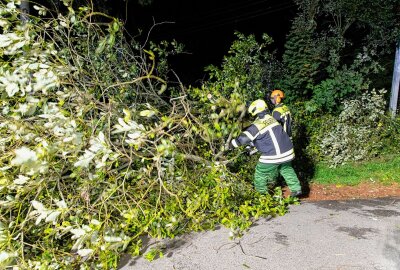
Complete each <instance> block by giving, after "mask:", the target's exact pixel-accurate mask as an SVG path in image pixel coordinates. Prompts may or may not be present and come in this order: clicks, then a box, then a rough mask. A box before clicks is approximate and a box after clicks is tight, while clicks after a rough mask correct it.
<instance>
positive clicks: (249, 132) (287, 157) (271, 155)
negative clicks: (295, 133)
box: [232, 114, 294, 164]
mask: <svg viewBox="0 0 400 270" xmlns="http://www.w3.org/2000/svg"><path fill="white" fill-rule="evenodd" d="M251 142H253V143H254V146H255V147H256V148H257V150H258V151H259V152H260V153H261V156H260V159H259V161H260V162H261V163H268V164H280V163H285V162H288V161H291V160H293V159H294V151H293V144H292V142H291V141H290V138H289V136H288V134H287V133H286V132H284V131H283V127H282V126H281V125H280V124H279V123H278V122H277V121H276V120H275V119H274V118H273V117H272V116H271V115H268V114H265V115H263V116H261V117H258V118H257V119H256V120H255V121H254V122H253V123H252V124H251V125H250V126H249V127H248V128H247V129H246V130H245V131H244V132H242V133H241V134H240V135H239V137H237V138H236V139H234V140H232V145H233V146H234V147H239V146H241V145H245V144H249V143H251Z"/></svg>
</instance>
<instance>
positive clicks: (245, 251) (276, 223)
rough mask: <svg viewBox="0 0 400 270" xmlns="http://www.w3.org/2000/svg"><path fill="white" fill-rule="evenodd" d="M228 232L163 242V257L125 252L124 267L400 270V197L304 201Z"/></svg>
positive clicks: (192, 269)
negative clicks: (236, 233)
mask: <svg viewBox="0 0 400 270" xmlns="http://www.w3.org/2000/svg"><path fill="white" fill-rule="evenodd" d="M228 234H229V231H228V230H227V229H225V228H220V229H218V230H215V231H208V232H202V233H192V234H189V235H185V236H183V237H180V238H176V239H173V240H164V242H163V244H164V245H165V246H166V249H165V255H164V257H163V258H160V259H157V260H155V261H152V262H148V261H147V260H145V259H144V258H143V257H136V258H131V257H129V256H124V257H123V259H122V261H121V264H120V269H123V270H133V269H140V270H149V269H157V270H164V269H168V270H169V269H171V270H172V269H182V270H183V269H185V270H197V269H200V270H214V269H218V270H220V269H227V270H228V269H229V270H232V269H256V270H258V269H285V270H292V269H306V270H308V269H310V270H311V269H313V270H314V269H315V270H317V269H318V270H339V269H340V270H356V269H357V270H358V269H360V270H399V269H400V198H385V199H369V200H349V201H321V202H304V203H302V204H301V205H293V206H291V207H290V212H289V213H288V214H286V215H285V216H282V217H276V218H272V219H261V220H259V221H258V222H257V223H256V224H255V225H254V226H252V227H251V228H250V230H249V231H248V232H247V233H246V234H245V235H244V236H243V237H242V238H241V239H239V240H229V235H228ZM158 244H159V243H158ZM154 245H156V244H155V243H152V244H148V245H147V247H148V248H149V247H151V246H154Z"/></svg>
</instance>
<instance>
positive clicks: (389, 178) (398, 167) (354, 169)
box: [312, 156, 400, 186]
mask: <svg viewBox="0 0 400 270" xmlns="http://www.w3.org/2000/svg"><path fill="white" fill-rule="evenodd" d="M312 182H313V183H318V184H339V185H351V186H354V185H357V184H360V183H361V182H372V183H380V184H384V185H390V184H392V183H394V182H397V183H400V156H385V157H381V158H377V159H374V160H370V161H363V162H354V163H348V164H345V165H342V166H339V167H337V168H329V166H328V165H327V164H321V163H320V164H317V166H316V170H315V174H314V177H313V178H312Z"/></svg>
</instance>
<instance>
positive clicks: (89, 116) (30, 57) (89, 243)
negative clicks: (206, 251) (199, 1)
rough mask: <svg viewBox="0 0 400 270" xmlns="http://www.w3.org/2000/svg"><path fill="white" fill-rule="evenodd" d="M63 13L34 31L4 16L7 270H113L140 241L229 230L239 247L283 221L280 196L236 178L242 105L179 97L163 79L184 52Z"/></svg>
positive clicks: (99, 19) (3, 235) (111, 24)
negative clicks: (171, 55) (277, 218)
mask: <svg viewBox="0 0 400 270" xmlns="http://www.w3.org/2000/svg"><path fill="white" fill-rule="evenodd" d="M63 2H64V4H65V5H66V12H64V13H58V14H52V13H51V12H50V11H49V10H48V9H46V8H44V7H41V6H34V10H35V13H37V17H35V16H30V17H29V20H28V21H26V22H22V21H21V20H20V19H19V15H20V12H19V9H18V1H8V2H7V4H3V3H1V4H0V26H1V28H2V33H1V34H0V54H1V62H0V96H1V99H0V102H1V111H0V137H1V139H0V149H1V153H2V155H1V157H0V213H1V214H0V265H1V267H4V266H7V265H14V266H18V267H19V268H22V269H27V268H31V269H74V268H76V267H77V266H78V265H79V266H80V269H115V268H116V267H117V263H118V259H119V256H120V255H121V254H122V253H123V252H128V253H130V254H132V255H138V254H139V253H140V252H141V246H142V238H143V236H150V237H156V238H163V237H174V236H176V235H177V234H180V233H183V232H185V231H193V230H195V231H196V230H203V229H211V228H214V226H215V225H216V224H223V225H224V226H226V227H228V228H230V229H231V236H232V237H235V236H238V235H240V234H241V233H242V232H243V231H244V230H245V229H246V228H248V227H249V226H250V225H251V224H252V222H253V221H254V219H256V218H258V217H260V216H267V215H272V216H274V215H277V214H279V215H281V214H284V213H285V212H286V209H287V208H286V207H287V202H288V200H287V199H282V196H281V194H280V193H279V190H277V191H276V194H275V195H274V194H272V195H258V194H255V192H254V189H253V187H252V184H251V178H252V176H251V172H249V170H248V169H247V168H242V169H236V170H235V171H233V170H232V171H231V170H228V169H227V166H229V162H237V159H236V157H237V155H240V152H232V153H230V154H228V155H227V154H224V152H223V151H224V149H225V148H224V146H225V143H226V141H227V139H228V137H232V136H235V135H237V134H238V132H239V131H240V129H241V123H240V119H242V118H243V116H244V113H245V106H244V103H243V97H242V96H241V95H242V93H240V91H237V90H235V89H234V90H233V91H232V92H231V93H230V94H229V95H225V96H224V95H221V94H218V91H214V90H213V89H208V88H207V87H204V88H202V89H186V88H185V87H184V86H182V85H178V86H177V87H173V86H171V85H169V84H168V81H167V78H166V77H164V75H162V74H164V73H161V74H159V73H156V71H157V70H158V69H157V68H156V65H157V60H158V59H159V58H160V57H162V56H165V55H166V54H167V53H168V52H166V51H165V49H166V48H169V47H170V45H171V46H172V47H174V44H170V45H168V46H164V45H165V44H164V45H161V46H158V47H157V45H156V44H152V45H150V43H149V44H148V45H147V46H151V48H152V50H150V49H149V48H146V47H144V45H141V44H138V43H136V42H135V41H130V42H128V41H127V40H125V38H124V36H123V29H122V25H121V23H120V22H119V21H118V20H116V19H114V18H112V17H109V16H107V15H105V14H102V13H99V12H93V11H92V10H91V9H90V8H87V7H81V8H79V9H73V8H72V7H71V6H69V1H63ZM53 15H54V16H53ZM175 45H177V44H175ZM178 47H179V46H175V47H174V48H175V49H178V50H179V48H178ZM163 67H164V68H165V67H166V66H165V64H164V65H163ZM161 76H162V77H161ZM165 93H168V96H167V95H165ZM227 158H228V159H227ZM240 158H242V159H243V158H244V157H240ZM237 164H238V165H239V166H238V167H239V168H240V164H243V163H237ZM194 172H195V173H194ZM147 257H148V258H149V259H152V258H153V257H154V254H153V253H151V254H150V255H148V256H147Z"/></svg>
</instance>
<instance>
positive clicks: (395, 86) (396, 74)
mask: <svg viewBox="0 0 400 270" xmlns="http://www.w3.org/2000/svg"><path fill="white" fill-rule="evenodd" d="M399 84H400V39H399V40H398V41H397V44H396V56H395V60H394V68H393V81H392V91H391V95H390V104H389V111H390V113H391V114H392V117H393V118H394V117H395V116H396V111H397V101H398V99H399Z"/></svg>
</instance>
